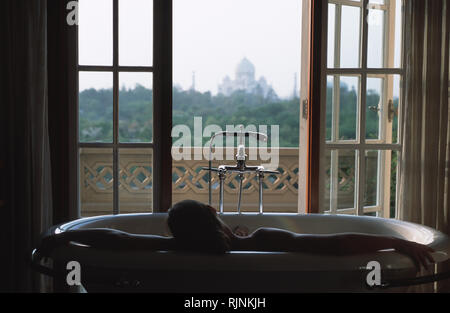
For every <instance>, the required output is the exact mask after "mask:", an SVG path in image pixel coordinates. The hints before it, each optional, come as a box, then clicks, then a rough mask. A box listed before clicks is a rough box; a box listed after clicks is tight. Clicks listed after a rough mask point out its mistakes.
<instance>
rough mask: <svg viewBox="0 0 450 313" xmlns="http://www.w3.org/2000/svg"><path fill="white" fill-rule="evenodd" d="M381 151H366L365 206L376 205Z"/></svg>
mask: <svg viewBox="0 0 450 313" xmlns="http://www.w3.org/2000/svg"><path fill="white" fill-rule="evenodd" d="M381 153H382V151H366V153H365V162H366V182H365V187H364V191H365V192H364V202H363V205H364V206H365V207H366V206H376V205H378V187H379V180H378V178H379V167H378V164H379V159H380V156H381Z"/></svg>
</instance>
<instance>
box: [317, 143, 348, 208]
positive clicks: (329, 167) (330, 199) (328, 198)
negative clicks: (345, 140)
mask: <svg viewBox="0 0 450 313" xmlns="http://www.w3.org/2000/svg"><path fill="white" fill-rule="evenodd" d="M355 155H356V154H355V151H354V150H328V151H327V152H326V154H325V164H326V166H325V199H324V204H325V210H329V211H330V212H331V213H339V211H338V210H340V209H350V210H345V211H344V212H343V213H352V214H353V213H355V211H354V208H355V205H354V204H355V173H356V171H355V169H356V167H355V166H356V163H355V162H356V159H355Z"/></svg>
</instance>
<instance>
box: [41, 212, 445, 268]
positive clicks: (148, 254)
mask: <svg viewBox="0 0 450 313" xmlns="http://www.w3.org/2000/svg"><path fill="white" fill-rule="evenodd" d="M142 215H145V216H147V217H148V216H159V217H160V218H164V217H166V216H167V213H129V214H118V215H101V216H93V217H85V218H80V219H77V220H74V221H71V222H68V223H62V224H59V225H55V226H54V227H52V229H51V230H50V232H51V233H59V232H63V231H67V230H70V229H74V228H75V229H76V228H77V227H79V226H81V225H83V224H86V223H90V222H95V221H99V220H106V219H112V218H117V217H119V218H133V217H136V216H142ZM221 215H228V216H242V215H246V216H258V215H261V214H260V213H241V214H239V213H235V212H230V213H224V214H221ZM221 215H219V216H221ZM262 215H266V216H280V217H283V216H287V217H292V216H305V217H306V216H308V217H311V218H314V217H321V216H327V217H328V218H336V219H354V220H356V219H366V220H373V219H376V220H383V221H384V222H387V223H390V224H393V225H401V226H409V227H412V228H417V227H420V228H422V229H426V230H427V231H430V232H432V233H433V240H432V242H431V243H430V244H428V245H429V246H430V247H433V248H434V249H436V250H438V251H444V252H446V254H447V256H446V259H445V260H441V262H443V261H448V260H449V259H450V239H449V237H448V236H447V235H445V234H443V233H442V232H440V231H437V230H435V229H433V228H430V227H427V226H424V225H419V224H415V223H410V222H405V221H400V220H395V219H385V218H380V217H372V216H352V215H332V214H299V213H264V214H262ZM66 248H69V251H71V253H70V254H72V255H76V253H81V254H84V253H87V251H88V250H87V249H91V248H88V247H81V246H80V245H78V244H75V243H71V244H70V245H68V246H67V247H66ZM80 249H81V250H80ZM91 250H92V249H91ZM94 250H97V251H99V249H94ZM102 251H103V250H102ZM103 252H104V251H103ZM107 253H108V254H109V255H110V256H111V257H112V258H118V259H119V260H120V261H119V263H118V264H121V265H124V264H125V263H126V262H125V261H124V260H121V257H120V255H118V254H120V253H121V252H115V251H109V252H107ZM139 253H141V254H140V255H141V256H143V257H144V258H145V259H155V258H156V259H161V261H163V262H165V261H167V258H168V256H169V258H170V255H172V254H174V253H175V254H177V258H179V257H180V254H179V252H173V251H139ZM63 254H64V253H63ZM289 254H293V255H297V256H298V257H299V259H300V258H301V256H311V254H307V253H301V252H299V253H287V252H261V251H230V252H229V253H228V255H231V258H250V259H252V260H256V259H254V258H256V257H261V255H264V257H268V258H270V256H272V257H273V256H275V255H276V256H277V257H279V258H282V259H284V260H286V261H287V262H288V263H289V262H291V263H292V262H294V261H295V257H292V256H286V255H289ZM192 255H194V257H193V259H192ZM60 256H61V254H60ZM199 256H202V255H201V254H200V255H198V254H195V253H194V254H189V253H188V254H186V253H182V254H181V257H184V258H186V260H187V261H189V260H190V259H192V260H196V257H199ZM314 257H315V258H323V257H324V256H314ZM289 258H294V259H289ZM357 258H360V259H365V260H372V259H376V260H380V263H381V265H382V269H387V270H404V269H411V268H414V264H413V262H412V260H411V259H410V258H408V257H407V256H404V255H402V254H400V253H398V252H396V251H394V250H384V251H378V252H375V253H371V254H361V255H358V256H357ZM327 259H328V261H329V262H327V263H334V264H339V265H341V267H340V271H342V270H351V271H354V270H361V269H362V265H361V264H362V263H361V262H362V261H361V262H360V263H359V264H355V263H354V262H353V261H354V256H332V257H327ZM394 259H397V262H394V261H393V260H394ZM197 260H198V259H197ZM297 261H298V260H297ZM158 263H159V262H158ZM238 263H239V262H238ZM302 263H303V262H302ZM322 263H323V262H322ZM365 264H366V263H365ZM385 264H388V265H386V266H385ZM160 265H161V263H160V264H159V265H158V266H160ZM346 265H348V266H346ZM342 266H343V267H342ZM171 268H172V269H173V268H174V267H173V266H172V265H171V266H169V267H168V268H166V267H164V266H163V268H162V269H171ZM287 269H292V264H291V265H290V266H288V267H287ZM324 269H328V270H334V269H335V267H331V268H330V266H327V265H325V266H324V264H322V265H321V266H317V264H315V265H314V266H313V267H308V266H304V267H302V270H305V271H314V270H324ZM262 270H264V269H262Z"/></svg>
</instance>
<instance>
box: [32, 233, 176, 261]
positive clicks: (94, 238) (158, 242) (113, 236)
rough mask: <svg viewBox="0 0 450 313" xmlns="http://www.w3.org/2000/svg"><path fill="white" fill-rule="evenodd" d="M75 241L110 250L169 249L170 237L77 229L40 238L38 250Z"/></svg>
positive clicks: (172, 245)
mask: <svg viewBox="0 0 450 313" xmlns="http://www.w3.org/2000/svg"><path fill="white" fill-rule="evenodd" d="M69 242H76V243H79V244H82V245H86V246H90V247H93V248H98V249H111V250H141V249H142V250H155V251H156V250H171V249H173V248H174V241H173V239H172V238H169V237H163V236H156V235H136V234H130V233H126V232H122V231H118V230H114V229H106V228H105V229H100V228H99V229H79V230H73V231H66V232H62V233H59V234H52V235H50V236H46V237H44V238H43V239H42V241H41V245H40V247H39V250H40V251H41V254H43V255H47V256H48V255H49V253H50V252H51V251H52V250H53V249H54V248H56V247H58V246H60V245H64V244H67V243H69Z"/></svg>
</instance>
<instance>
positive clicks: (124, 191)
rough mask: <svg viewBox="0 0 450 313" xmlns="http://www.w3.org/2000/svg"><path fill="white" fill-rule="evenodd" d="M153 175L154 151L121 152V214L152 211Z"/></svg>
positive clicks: (131, 150) (125, 150) (121, 150)
mask: <svg viewBox="0 0 450 313" xmlns="http://www.w3.org/2000/svg"><path fill="white" fill-rule="evenodd" d="M152 173H153V150H152V149H145V148H140V149H135V148H134V149H120V150H119V207H120V213H137V212H151V211H152V201H153V200H152V198H153V193H152V192H153V176H152Z"/></svg>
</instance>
